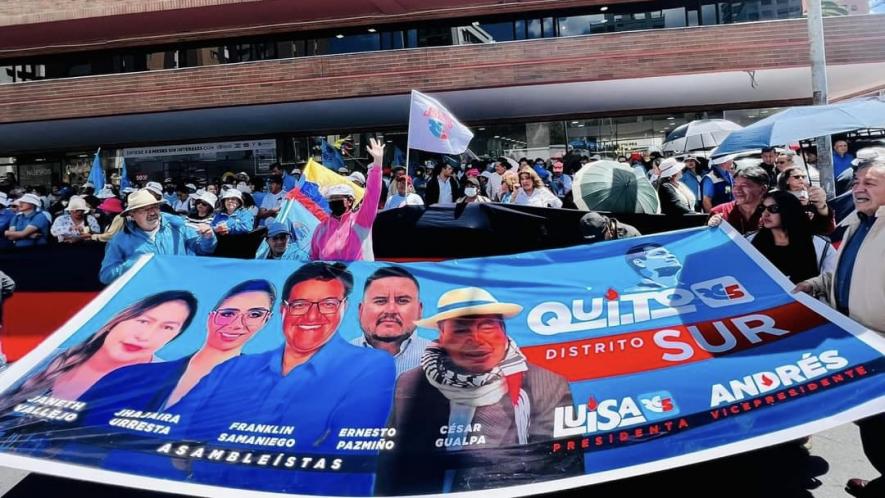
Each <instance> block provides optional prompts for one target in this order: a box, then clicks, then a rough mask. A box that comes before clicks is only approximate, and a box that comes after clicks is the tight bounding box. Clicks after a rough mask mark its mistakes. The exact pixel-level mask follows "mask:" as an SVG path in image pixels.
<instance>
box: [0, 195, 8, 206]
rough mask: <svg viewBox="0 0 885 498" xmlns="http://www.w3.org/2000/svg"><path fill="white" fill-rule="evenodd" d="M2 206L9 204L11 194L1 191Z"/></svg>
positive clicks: (0, 200) (0, 201) (0, 202)
mask: <svg viewBox="0 0 885 498" xmlns="http://www.w3.org/2000/svg"><path fill="white" fill-rule="evenodd" d="M0 206H3V207H7V206H9V196H7V195H6V192H0Z"/></svg>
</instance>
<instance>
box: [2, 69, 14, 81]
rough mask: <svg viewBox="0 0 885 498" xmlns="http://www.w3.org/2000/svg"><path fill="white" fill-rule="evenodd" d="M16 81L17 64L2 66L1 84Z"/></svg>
mask: <svg viewBox="0 0 885 498" xmlns="http://www.w3.org/2000/svg"><path fill="white" fill-rule="evenodd" d="M14 81H15V66H0V85H2V84H3V83H12V82H14Z"/></svg>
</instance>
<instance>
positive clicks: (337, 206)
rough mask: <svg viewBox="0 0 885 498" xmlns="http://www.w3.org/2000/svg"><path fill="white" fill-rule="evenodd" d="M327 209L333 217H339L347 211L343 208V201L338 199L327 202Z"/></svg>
mask: <svg viewBox="0 0 885 498" xmlns="http://www.w3.org/2000/svg"><path fill="white" fill-rule="evenodd" d="M329 208H330V209H331V210H332V214H333V215H335V216H341V215H342V214H344V213H345V212H346V211H347V208H346V207H345V206H344V201H343V200H340V199H339V200H335V201H329Z"/></svg>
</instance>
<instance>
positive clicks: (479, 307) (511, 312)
mask: <svg viewBox="0 0 885 498" xmlns="http://www.w3.org/2000/svg"><path fill="white" fill-rule="evenodd" d="M521 312H522V306H520V305H518V304H513V303H502V302H499V301H498V300H497V299H495V296H493V295H491V294H490V293H489V291H487V290H485V289H480V288H479V287H462V288H460V289H452V290H450V291H448V292H446V293H445V294H443V295H442V296H440V297H439V301H437V303H436V314H435V315H433V316H431V317H428V318H424V319H422V320H418V321H416V322H415V324H416V325H418V326H419V327H425V328H429V329H432V328H436V327H437V324H439V322H441V321H443V320H449V319H451V318H458V317H459V316H471V315H501V317H502V318H511V317H514V316H516V315H518V314H519V313H521Z"/></svg>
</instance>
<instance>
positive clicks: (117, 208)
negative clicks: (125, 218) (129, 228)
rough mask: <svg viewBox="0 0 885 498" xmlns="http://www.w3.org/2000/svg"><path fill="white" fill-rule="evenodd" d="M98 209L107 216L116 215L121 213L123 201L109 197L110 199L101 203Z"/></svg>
mask: <svg viewBox="0 0 885 498" xmlns="http://www.w3.org/2000/svg"><path fill="white" fill-rule="evenodd" d="M98 209H101V210H102V211H104V212H105V213H108V214H118V213H120V212H122V211H123V201H121V200H120V199H117V198H116V197H111V198H110V199H105V200H103V201H101V204H99V205H98Z"/></svg>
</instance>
